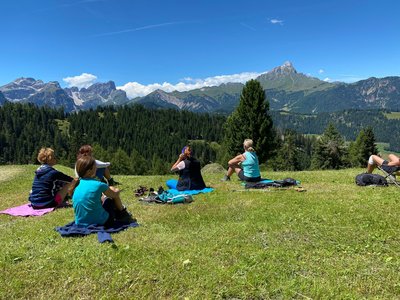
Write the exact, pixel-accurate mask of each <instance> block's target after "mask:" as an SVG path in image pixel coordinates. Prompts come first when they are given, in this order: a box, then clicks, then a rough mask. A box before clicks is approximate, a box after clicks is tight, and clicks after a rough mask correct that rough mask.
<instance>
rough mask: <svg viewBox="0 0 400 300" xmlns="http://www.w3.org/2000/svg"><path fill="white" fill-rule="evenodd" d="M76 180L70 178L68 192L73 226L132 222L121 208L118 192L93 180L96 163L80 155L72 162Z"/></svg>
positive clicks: (126, 212) (123, 207) (88, 157)
mask: <svg viewBox="0 0 400 300" xmlns="http://www.w3.org/2000/svg"><path fill="white" fill-rule="evenodd" d="M76 172H77V174H78V176H79V178H76V179H74V181H73V183H72V187H71V190H70V195H71V196H72V201H73V206H74V213H75V224H77V225H82V226H89V225H92V224H96V225H105V226H107V227H109V226H112V225H113V224H114V222H115V221H119V222H124V223H132V222H134V221H135V219H133V218H132V215H131V214H130V213H129V212H128V211H127V210H126V207H125V206H123V205H122V202H121V198H120V196H119V190H118V189H117V188H114V187H109V186H108V185H107V184H105V183H103V182H101V181H99V180H97V179H95V178H94V177H95V176H96V161H95V159H94V158H93V157H91V156H82V157H80V158H79V159H78V160H77V162H76Z"/></svg>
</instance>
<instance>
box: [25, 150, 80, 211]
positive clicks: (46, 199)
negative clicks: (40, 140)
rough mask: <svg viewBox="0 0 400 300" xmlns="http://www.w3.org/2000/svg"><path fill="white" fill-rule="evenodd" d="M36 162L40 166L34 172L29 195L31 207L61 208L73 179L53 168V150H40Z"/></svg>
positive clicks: (54, 162)
mask: <svg viewBox="0 0 400 300" xmlns="http://www.w3.org/2000/svg"><path fill="white" fill-rule="evenodd" d="M37 160H38V161H39V162H40V163H41V164H42V165H41V166H40V167H39V168H38V169H37V170H36V171H35V178H34V179H33V183H32V190H31V192H30V194H29V201H30V202H31V205H32V207H33V208H35V209H40V208H49V207H57V206H61V205H62V204H63V202H64V199H65V197H66V196H67V193H68V189H69V186H70V183H71V181H72V179H73V178H72V177H70V176H68V175H65V174H64V173H62V172H60V171H57V170H56V169H54V168H53V166H54V165H55V164H57V159H56V157H55V155H54V150H53V149H51V148H42V149H40V151H39V154H38V156H37Z"/></svg>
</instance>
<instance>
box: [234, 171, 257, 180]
mask: <svg viewBox="0 0 400 300" xmlns="http://www.w3.org/2000/svg"><path fill="white" fill-rule="evenodd" d="M238 176H239V179H240V180H242V181H247V182H258V181H261V177H260V176H258V177H247V176H245V175H244V172H243V170H240V172H239V174H238Z"/></svg>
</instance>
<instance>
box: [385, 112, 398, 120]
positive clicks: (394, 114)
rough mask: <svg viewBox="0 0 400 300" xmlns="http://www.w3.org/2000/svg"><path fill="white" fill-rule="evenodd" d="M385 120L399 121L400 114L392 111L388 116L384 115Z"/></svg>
mask: <svg viewBox="0 0 400 300" xmlns="http://www.w3.org/2000/svg"><path fill="white" fill-rule="evenodd" d="M385 116H386V118H388V119H389V120H399V119H400V112H398V111H397V112H396V111H392V112H390V113H388V114H385Z"/></svg>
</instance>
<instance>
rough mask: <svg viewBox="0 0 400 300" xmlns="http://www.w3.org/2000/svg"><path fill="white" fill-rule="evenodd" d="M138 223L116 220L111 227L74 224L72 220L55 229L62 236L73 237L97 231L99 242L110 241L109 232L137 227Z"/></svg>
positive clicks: (111, 240)
mask: <svg viewBox="0 0 400 300" xmlns="http://www.w3.org/2000/svg"><path fill="white" fill-rule="evenodd" d="M137 226H139V224H138V223H137V222H132V223H130V224H126V223H120V222H118V221H116V222H115V223H114V225H113V226H112V227H107V228H106V227H104V226H103V225H89V226H87V227H86V226H81V225H76V224H75V222H74V221H72V222H71V223H68V224H67V225H64V226H61V227H56V228H55V230H56V231H57V232H58V233H59V234H61V236H62V237H74V236H84V235H88V234H92V233H97V239H98V241H99V242H100V243H104V242H111V243H113V242H114V241H113V239H112V238H111V233H116V232H120V231H122V230H125V229H127V228H129V227H137Z"/></svg>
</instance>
